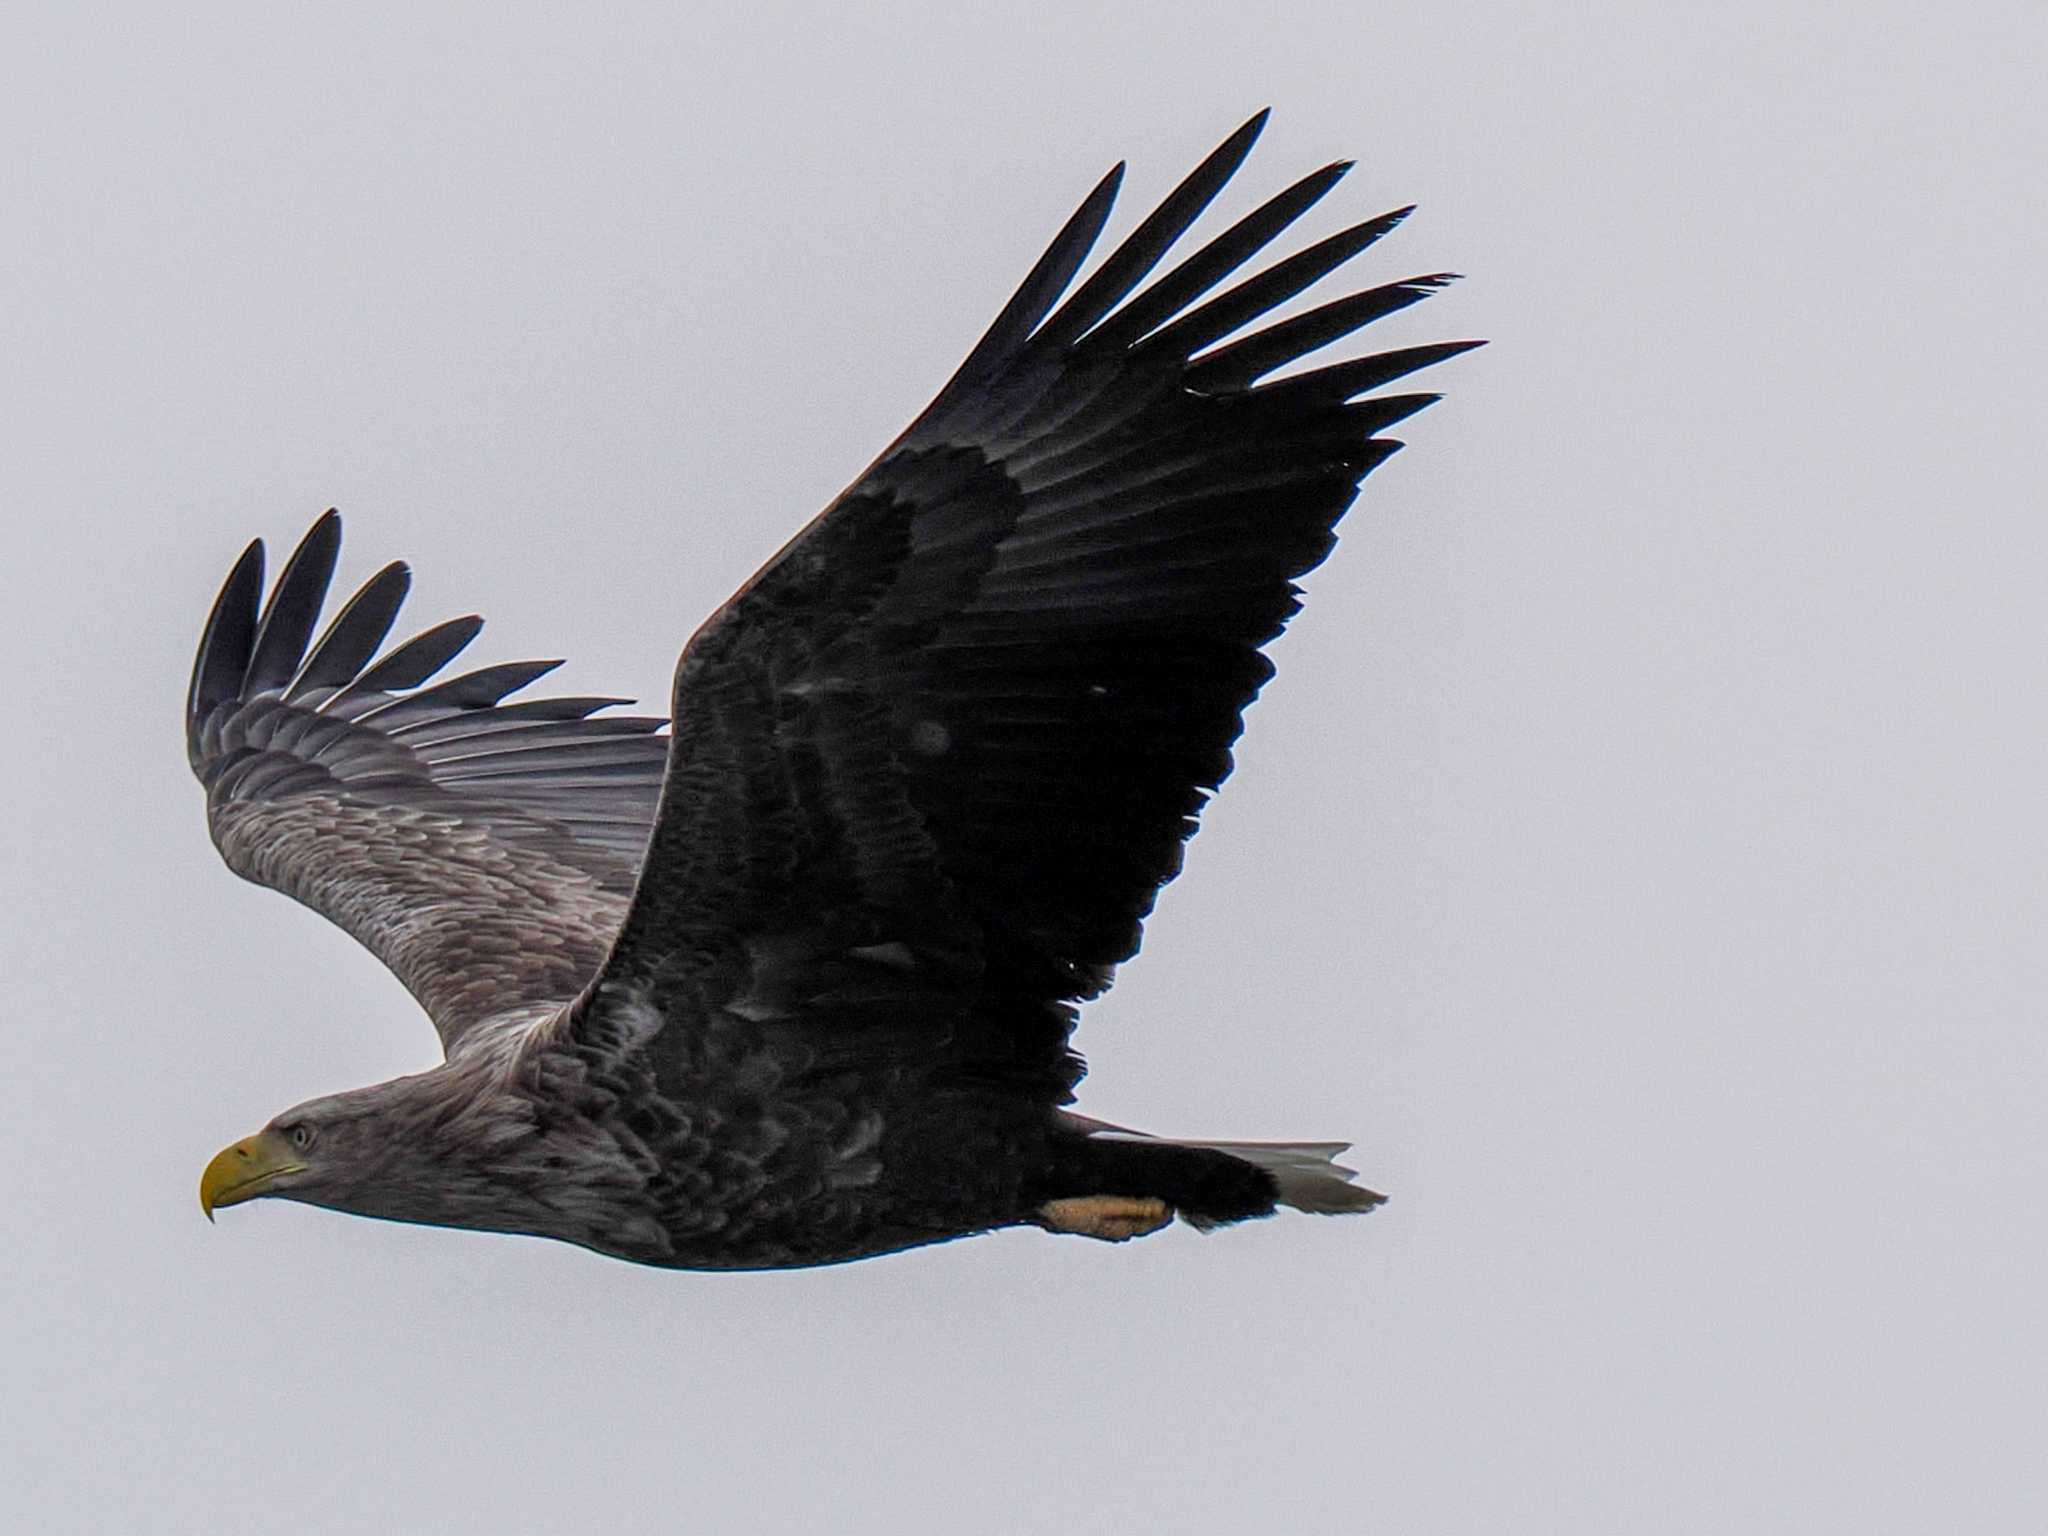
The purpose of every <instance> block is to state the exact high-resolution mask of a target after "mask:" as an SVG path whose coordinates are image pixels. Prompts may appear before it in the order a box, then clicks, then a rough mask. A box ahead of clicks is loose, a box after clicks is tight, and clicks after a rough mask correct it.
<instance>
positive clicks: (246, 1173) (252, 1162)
mask: <svg viewBox="0 0 2048 1536" xmlns="http://www.w3.org/2000/svg"><path fill="white" fill-rule="evenodd" d="M305 1167H306V1164H305V1162H304V1161H303V1160H302V1159H301V1158H300V1157H299V1155H298V1153H297V1152H295V1151H293V1150H292V1144H291V1143H290V1142H288V1141H286V1140H285V1139H284V1138H283V1137H282V1136H280V1135H278V1134H277V1132H275V1131H258V1132H257V1133H256V1134H255V1135H254V1136H246V1137H244V1138H243V1139H242V1140H240V1141H238V1142H236V1143H235V1144H234V1145H233V1146H232V1147H229V1148H228V1149H227V1150H226V1151H225V1152H223V1153H221V1154H220V1156H218V1157H216V1158H215V1159H214V1160H213V1161H212V1162H210V1163H208V1164H207V1165H206V1172H204V1173H202V1174H201V1175H200V1176H199V1209H201V1210H202V1211H204V1212H206V1219H207V1220H208V1221H211V1220H213V1213H214V1210H215V1209H216V1208H217V1207H219V1206H223V1205H240V1204H241V1203H242V1202H243V1201H244V1200H254V1199H255V1198H256V1197H257V1196H258V1195H260V1194H263V1193H264V1192H265V1191H267V1190H268V1189H269V1188H270V1186H271V1185H272V1184H274V1183H276V1182H277V1181H278V1180H279V1179H281V1178H283V1177H284V1176H285V1175H286V1174H288V1173H298V1172H301V1171H302V1170H303V1169H304V1168H305Z"/></svg>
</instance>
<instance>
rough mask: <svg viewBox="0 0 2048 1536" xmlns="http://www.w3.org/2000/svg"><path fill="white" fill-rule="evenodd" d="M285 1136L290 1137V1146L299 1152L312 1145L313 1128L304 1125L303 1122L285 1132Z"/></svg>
mask: <svg viewBox="0 0 2048 1536" xmlns="http://www.w3.org/2000/svg"><path fill="white" fill-rule="evenodd" d="M285 1134H286V1135H287V1136H289V1137H291V1139H292V1145H293V1146H294V1147H295V1148H297V1149H298V1150H299V1151H301V1152H303V1151H305V1150H306V1149H307V1148H308V1147H310V1146H312V1145H313V1127H311V1126H310V1125H308V1124H306V1122H305V1121H303V1120H301V1121H300V1122H299V1123H298V1124H297V1125H295V1126H293V1127H292V1128H291V1129H290V1130H288V1131H286V1132H285Z"/></svg>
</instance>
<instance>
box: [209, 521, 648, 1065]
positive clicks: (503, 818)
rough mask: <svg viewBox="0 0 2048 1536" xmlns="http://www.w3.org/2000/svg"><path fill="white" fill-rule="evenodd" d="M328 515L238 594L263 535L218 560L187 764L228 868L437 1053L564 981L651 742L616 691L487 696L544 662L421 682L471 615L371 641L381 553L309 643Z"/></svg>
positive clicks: (573, 984) (604, 897)
mask: <svg viewBox="0 0 2048 1536" xmlns="http://www.w3.org/2000/svg"><path fill="white" fill-rule="evenodd" d="M340 544H341V519H340V518H339V517H338V516H337V515H336V514H334V513H332V512H329V513H328V514H327V515H326V516H324V517H322V518H321V519H320V520H319V521H318V522H316V523H315V524H314V525H313V527H312V530H311V531H310V532H309V533H308V534H307V535H306V537H305V539H304V540H303V541H302V542H301V543H300V545H299V547H298V549H297V550H296V552H294V554H293V555H292V558H291V560H290V561H289V562H288V563H287V564H286V566H285V569H284V572H283V574H282V575H280V576H279V577H278V580H277V585H276V586H275V587H274V588H273V589H272V590H271V593H270V597H269V601H268V602H267V603H265V604H264V605H263V607H262V609H261V611H260V612H259V611H258V607H257V604H258V600H259V599H260V598H261V596H262V589H263V546H262V543H261V541H260V540H259V541H258V542H256V543H254V544H251V545H250V546H249V548H248V549H247V550H246V551H245V552H244V553H243V555H242V558H241V560H240V561H239V562H238V563H237V564H236V566H235V568H234V571H233V572H232V574H230V575H229V577H228V580H227V584H226V585H225V586H224V587H223V588H222V590H221V594H220V597H219V600H218V601H217V602H216V603H215V605H214V610H213V614H212V616H211V617H210V618H209V619H208V620H207V624H206V631H205V634H204V636H203V637H202V639H201V641H200V646H199V655H198V659H197V661H196V662H195V663H194V665H193V672H192V688H191V693H190V695H189V698H188V701H187V708H186V719H185V728H186V744H187V749H188V752H189V755H190V757H191V760H192V771H193V772H194V773H195V774H196V775H197V776H198V778H199V781H200V783H201V784H203V785H205V787H206V810H207V822H208V825H209V827H210V828H211V830H212V833H213V840H214V843H215V845H216V846H217V847H218V848H219V849H220V851H221V856H222V857H223V858H224V859H226V860H227V863H228V866H229V868H231V869H233V870H234V871H235V873H237V874H239V875H241V876H243V877H244V878H246V879H249V880H253V881H255V882H257V883H258V884H260V885H267V886H270V887H272V888H273V889H275V890H279V891H283V892H284V893H285V894H286V895H288V896H290V897H292V898H294V899H295V900H297V901H300V902H303V903H304V904H305V905H307V906H309V907H311V908H312V909H313V910H314V911H316V912H319V913H320V914H322V915H323V916H325V917H327V918H329V919H331V920H332V921H334V922H335V923H338V924H339V925H340V926H341V927H343V928H344V929H346V930H347V931H348V932H349V933H350V934H352V935H354V936H355V938H356V939H358V940H359V941H361V942H362V944H363V945H364V946H365V947H367V948H368V949H369V950H370V951H371V953H373V954H375V955H376V956H377V958H378V959H380V960H382V961H383V962H384V963H385V964H386V965H388V966H389V967H390V968H391V969H392V971H393V972H395V973H396V974H397V976H398V978H399V980H400V981H402V982H404V983H405V985H406V987H407V988H408V989H409V990H410V991H411V992H412V994H413V996H415V997H416V998H418V999H419V1001H420V1004H421V1006H423V1007H424V1008H425V1009H426V1010H427V1012H428V1014H429V1015H431V1016H432V1018H433V1020H434V1025H435V1027H436V1028H437V1029H438V1030H439V1031H440V1033H441V1040H442V1044H443V1046H444V1048H446V1049H449V1050H453V1049H454V1048H455V1046H456V1045H457V1043H458V1041H459V1040H460V1039H461V1037H462V1036H463V1034H464V1032H465V1031H467V1030H469V1029H470V1028H472V1027H473V1026H475V1025H477V1024H479V1023H481V1022H483V1021H484V1020H486V1019H489V1018H492V1017H494V1016H499V1015H504V1014H507V1013H510V1012H512V1011H514V1010H526V1011H532V1010H535V1009H537V1008H539V1007H541V1006H543V1005H550V1004H552V1005H559V1004H560V1003H562V1002H564V1001H566V1000H568V999H569V998H572V997H574V996H575V995H576V993H577V992H578V991H579V990H580V989H581V988H582V987H583V985H584V984H585V983H586V982H587V981H588V980H589V979H590V977H591V976H592V975H593V974H594V973H595V972H596V970H597V967H598V964H599V962H600V961H601V960H602V959H603V956H604V954H605V952H606V950H607V949H608V948H609V946H610V944H611V942H612V939H613V937H614V935H615V934H616V932H617V930H618V926H619V923H620V920H621V919H622V918H623V916H624V913H625V909H626V901H627V896H628V893H629V892H630V891H631V889H632V886H633V881H634V877H635V875H636V873H637V871H638V869H639V865H640V859H641V855H642V853H643V851H644V849H645V847H646V842H647V835H648V829H649V827H650V826H651V824H652V821H653V813H654V805H655V800H656V797H657V795H658V793H659V790H660V781H661V774H662V765H663V762H664V760H665V758H666V756H667V750H668V743H667V738H666V737H665V736H663V735H658V734H656V733H657V732H659V731H660V729H661V726H662V725H663V723H664V722H663V721H661V720H659V719H650V718H647V717H644V716H616V715H601V714H599V713H598V712H599V711H601V710H603V709H605V708H606V707H608V706H610V705H614V704H622V703H628V702H630V701H629V700H623V699H602V698H559V699H534V700H528V701H523V702H517V703H506V702H504V700H505V699H506V697H507V695H509V694H512V693H514V692H517V691H518V690H519V689H521V688H524V687H525V686H526V685H527V684H529V683H531V682H533V681H534V680H535V679H536V678H538V677H540V676H541V675H542V674H544V673H546V672H548V671H551V670H552V669H553V668H554V667H556V666H558V665H559V663H558V662H548V661H523V662H510V663H507V664H504V665H501V666H495V667H486V668H483V669H482V670H480V671H476V672H470V673H466V674H464V675H462V676H459V677H454V678H449V679H446V680H444V681H441V682H433V681H431V680H432V679H433V678H434V677H435V675H436V674H438V673H439V672H440V671H441V670H442V669H443V668H444V667H446V666H447V664H448V663H449V661H451V660H452V659H453V658H454V657H455V655H456V654H457V653H458V652H460V651H461V650H462V649H463V648H464V647H465V646H467V645H468V644H469V642H470V641H471V640H472V639H474V638H475V636H476V634H477V631H478V630H479V629H481V628H482V625H483V621H482V620H481V619H477V618H473V617H472V618H462V619H454V620H451V621H449V622H447V623H444V624H439V625H436V626H435V627H434V628H432V629H429V630H427V631H426V632H425V633H424V634H421V635H419V636H417V637H416V638H414V639H413V640H410V641H408V642H406V643H405V644H403V645H400V646H398V647H396V648H394V649H392V650H390V651H388V652H386V653H385V654H384V655H383V656H382V657H381V658H378V657H377V651H378V648H379V647H380V646H382V645H383V643H384V639H385V637H386V635H387V634H388V633H389V632H390V629H391V625H392V623H393V621H394V620H395V619H396V617H397V615H398V609H399V605H400V603H401V602H402V601H403V600H404V597H405V594H406V590H407V588H408V586H409V585H410V581H411V577H410V574H409V573H408V571H407V569H406V567H405V566H404V565H402V564H393V565H389V566H386V567H385V568H384V569H383V570H381V571H379V572H378V573H377V574H376V575H375V576H373V577H372V578H371V579H370V580H369V582H368V583H367V584H366V585H365V586H364V587H363V588H362V590H361V591H359V592H358V593H356V595H355V596H354V597H353V598H351V599H350V600H349V602H348V603H347V604H346V605H345V606H344V607H343V608H342V610H341V612H340V613H339V614H338V615H337V616H336V617H335V618H334V620H333V622H332V623H330V624H329V625H328V627H327V630H326V631H325V633H324V634H322V635H321V637H320V639H319V640H318V641H317V642H314V643H312V644H311V645H310V647H309V644H308V642H309V641H311V640H312V636H313V629H314V624H315V622H316V621H317V620H318V618H319V615H320V608H321V605H322V603H323V602H324V600H325V598H326V595H327V588H328V584H329V582H330V581H331V580H332V579H333V574H334V564H335V558H336V555H337V554H338V552H339V549H340Z"/></svg>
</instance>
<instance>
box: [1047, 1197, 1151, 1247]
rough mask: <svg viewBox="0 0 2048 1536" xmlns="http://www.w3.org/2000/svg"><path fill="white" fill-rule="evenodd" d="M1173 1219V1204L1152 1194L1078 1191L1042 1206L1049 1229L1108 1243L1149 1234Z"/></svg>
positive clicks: (1049, 1230)
mask: <svg viewBox="0 0 2048 1536" xmlns="http://www.w3.org/2000/svg"><path fill="white" fill-rule="evenodd" d="M1172 1220H1173V1207H1172V1206H1170V1205H1168V1204H1167V1203H1166V1202H1165V1201H1164V1200H1154V1199H1153V1198H1152V1197H1151V1196H1149V1195H1077V1196H1074V1197H1072V1198H1070V1199H1066V1200H1048V1201H1046V1202H1045V1204H1043V1205H1041V1206H1040V1207H1039V1208H1038V1221H1039V1225H1041V1226H1043V1227H1044V1228H1045V1229H1046V1230H1047V1231H1048V1232H1073V1233H1076V1234H1078V1235H1079V1236H1082V1237H1093V1238H1099V1239H1101V1240H1102V1241H1103V1242H1105V1243H1121V1242H1126V1241H1128V1240H1129V1239H1131V1238H1134V1237H1145V1236H1147V1235H1149V1234H1151V1233H1153V1232H1157V1231H1158V1230H1159V1229H1160V1228H1161V1227H1163V1226H1165V1225H1166V1224H1167V1223H1168V1222H1170V1221H1172Z"/></svg>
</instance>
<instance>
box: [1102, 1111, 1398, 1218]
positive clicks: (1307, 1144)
mask: <svg viewBox="0 0 2048 1536" xmlns="http://www.w3.org/2000/svg"><path fill="white" fill-rule="evenodd" d="M1067 1118H1068V1119H1069V1120H1070V1121H1071V1122H1072V1123H1073V1124H1074V1125H1076V1126H1078V1127H1079V1128H1080V1129H1082V1130H1084V1131H1086V1132H1087V1133H1088V1135H1089V1136H1090V1137H1092V1138H1094V1139H1096V1140H1100V1141H1163V1142H1166V1143H1168V1144H1169V1145H1172V1146H1176V1147H1200V1148H1202V1149H1203V1150H1204V1151H1208V1152H1223V1153H1226V1154H1228V1155H1229V1156H1231V1157H1236V1158H1242V1159H1243V1160H1244V1161H1245V1162H1248V1163H1250V1164H1252V1165H1253V1166H1254V1167H1257V1168H1263V1169H1265V1170H1266V1172H1268V1173H1270V1174H1271V1175H1272V1176H1273V1182H1274V1183H1275V1184H1277V1185H1278V1186H1279V1187H1280V1189H1279V1199H1280V1203H1281V1204H1282V1205H1285V1206H1291V1207H1292V1208H1293V1209H1295V1210H1297V1211H1310V1212H1313V1213H1315V1214H1317V1215H1321V1216H1336V1215H1342V1214H1344V1213H1346V1212H1352V1211H1369V1210H1371V1209H1372V1208H1373V1207H1374V1206H1376V1205H1383V1204H1385V1203H1386V1198H1387V1197H1386V1196H1385V1195H1383V1194H1380V1193H1379V1192H1378V1191H1376V1190H1370V1189H1367V1188H1366V1187H1365V1186H1364V1185H1362V1184H1354V1183H1352V1182H1351V1181H1352V1180H1353V1179H1355V1178H1357V1177H1358V1170H1357V1169H1356V1168H1347V1167H1345V1166H1344V1165H1343V1164H1342V1163H1340V1162H1338V1161H1337V1158H1338V1156H1339V1155H1340V1154H1341V1153H1344V1152H1348V1151H1350V1150H1351V1143H1350V1142H1348V1141H1196V1140H1190V1139H1187V1138H1184V1137H1179V1136H1148V1135H1146V1134H1145V1133H1144V1132H1143V1131H1128V1130H1125V1129H1124V1128H1123V1127H1122V1126H1120V1125H1111V1124H1109V1122H1108V1121H1106V1120H1092V1119H1090V1118H1089V1117H1088V1116H1086V1115H1076V1114H1073V1113H1071V1112H1069V1114H1068V1116H1067Z"/></svg>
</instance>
